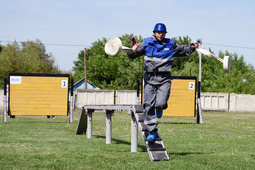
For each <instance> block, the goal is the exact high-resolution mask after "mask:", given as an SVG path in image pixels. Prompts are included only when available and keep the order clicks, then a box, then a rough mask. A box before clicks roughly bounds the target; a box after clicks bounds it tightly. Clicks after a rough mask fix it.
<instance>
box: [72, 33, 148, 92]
mask: <svg viewBox="0 0 255 170" xmlns="http://www.w3.org/2000/svg"><path fill="white" fill-rule="evenodd" d="M131 36H132V35H127V34H126V35H123V36H122V37H120V39H121V41H122V44H123V45H124V46H128V47H131V46H132V45H131V40H130V37H131ZM136 39H137V41H142V38H141V37H136ZM106 42H107V39H106V38H103V39H102V40H98V41H97V42H94V43H93V44H92V45H93V46H92V47H91V48H90V49H87V50H86V54H87V78H88V79H89V80H90V81H91V82H92V83H93V84H95V85H96V86H98V87H99V88H101V89H119V90H120V89H135V87H136V81H137V78H138V77H139V78H140V79H141V77H142V75H143V68H142V62H143V61H142V57H140V58H137V59H135V60H132V59H129V58H128V57H127V54H126V52H125V51H122V52H121V53H119V54H118V55H116V56H108V55H107V54H106V53H105V52H104V45H105V44H106ZM74 65H75V66H74V67H73V71H74V77H75V80H76V81H77V80H79V79H81V78H83V77H84V51H83V50H82V51H80V53H79V55H78V59H77V60H76V61H74Z"/></svg>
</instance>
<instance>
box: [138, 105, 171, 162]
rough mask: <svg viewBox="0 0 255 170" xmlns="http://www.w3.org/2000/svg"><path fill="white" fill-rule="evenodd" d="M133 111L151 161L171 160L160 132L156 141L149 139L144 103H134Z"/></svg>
mask: <svg viewBox="0 0 255 170" xmlns="http://www.w3.org/2000/svg"><path fill="white" fill-rule="evenodd" d="M133 113H134V115H135V119H136V121H137V124H138V127H139V130H140V132H141V134H142V137H143V141H144V143H145V146H146V149H147V152H148V154H149V156H150V159H151V161H169V157H168V154H167V151H166V148H165V147H164V144H163V141H162V139H161V137H160V135H159V133H158V132H157V133H158V136H159V138H156V139H155V142H154V143H151V142H148V141H147V136H148V135H149V132H148V131H146V128H145V124H144V120H143V107H142V105H134V108H133Z"/></svg>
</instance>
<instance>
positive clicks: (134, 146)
mask: <svg viewBox="0 0 255 170" xmlns="http://www.w3.org/2000/svg"><path fill="white" fill-rule="evenodd" d="M137 145H138V126H137V122H136V119H135V115H134V113H133V112H131V152H137V150H138V149H137Z"/></svg>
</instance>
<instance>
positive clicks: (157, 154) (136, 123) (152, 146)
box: [76, 105, 169, 161]
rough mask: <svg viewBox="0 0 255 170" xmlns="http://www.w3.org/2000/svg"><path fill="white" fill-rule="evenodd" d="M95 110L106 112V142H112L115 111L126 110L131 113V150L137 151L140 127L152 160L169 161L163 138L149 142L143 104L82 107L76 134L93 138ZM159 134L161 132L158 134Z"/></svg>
mask: <svg viewBox="0 0 255 170" xmlns="http://www.w3.org/2000/svg"><path fill="white" fill-rule="evenodd" d="M95 110H102V111H103V112H104V113H105V114H106V144H111V137H112V119H111V116H112V115H113V113H114V111H116V110H126V111H128V114H129V115H131V152H137V150H138V149H137V148H138V147H137V146H138V127H139V130H140V132H141V135H142V137H143V140H144V143H145V146H146V149H147V151H148V154H149V156H150V159H151V161H168V160H169V157H168V155H167V152H166V149H165V147H164V144H163V141H162V139H161V138H160V137H159V138H157V139H156V140H155V143H149V142H148V141H147V136H148V134H149V132H148V131H146V129H145V125H144V122H143V108H142V106H141V105H132V106H131V105H85V106H83V107H82V111H81V115H80V119H79V122H78V125H77V129H76V134H77V135H83V134H84V135H85V134H86V132H87V138H88V139H90V138H92V114H93V112H94V111H95ZM158 135H159V134H158Z"/></svg>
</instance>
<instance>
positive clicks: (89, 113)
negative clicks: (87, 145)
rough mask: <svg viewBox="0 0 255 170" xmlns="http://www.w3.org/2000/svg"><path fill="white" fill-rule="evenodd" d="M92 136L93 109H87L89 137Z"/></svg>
mask: <svg viewBox="0 0 255 170" xmlns="http://www.w3.org/2000/svg"><path fill="white" fill-rule="evenodd" d="M91 138H92V111H91V110H88V111H87V139H91Z"/></svg>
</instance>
